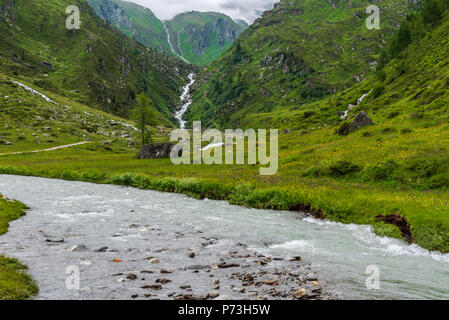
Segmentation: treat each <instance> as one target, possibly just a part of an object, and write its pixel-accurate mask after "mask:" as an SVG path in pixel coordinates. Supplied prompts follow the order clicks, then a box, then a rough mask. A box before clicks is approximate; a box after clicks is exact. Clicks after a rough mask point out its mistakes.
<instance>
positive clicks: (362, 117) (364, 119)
mask: <svg viewBox="0 0 449 320" xmlns="http://www.w3.org/2000/svg"><path fill="white" fill-rule="evenodd" d="M372 124H373V120H371V118H370V116H369V115H368V114H367V113H366V112H364V111H362V112H360V113H359V114H358V115H357V116H356V117H355V118H354V120H352V122H351V123H350V124H349V132H353V131H356V130H358V129H360V128H362V127H366V126H370V125H372Z"/></svg>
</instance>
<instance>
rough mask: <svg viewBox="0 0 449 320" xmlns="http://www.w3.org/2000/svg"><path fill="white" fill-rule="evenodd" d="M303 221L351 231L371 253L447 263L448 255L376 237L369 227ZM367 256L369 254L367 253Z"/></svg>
mask: <svg viewBox="0 0 449 320" xmlns="http://www.w3.org/2000/svg"><path fill="white" fill-rule="evenodd" d="M304 221H306V222H309V223H314V224H317V225H320V226H326V225H327V226H338V227H339V228H343V229H346V230H348V231H351V232H352V235H353V236H355V237H356V238H357V239H358V240H360V241H361V242H363V243H364V244H365V245H366V248H367V249H369V250H372V251H381V252H384V253H385V254H387V255H390V256H421V257H429V258H432V259H433V260H436V261H439V262H444V263H449V254H442V253H440V252H436V251H428V250H426V249H424V248H422V247H420V246H418V245H416V244H411V245H410V244H407V243H406V242H404V241H402V240H399V239H394V238H387V237H381V236H378V235H376V234H375V233H374V230H373V228H372V227H371V226H367V225H355V224H343V223H339V222H332V221H328V220H325V221H321V220H317V219H314V218H311V217H307V218H305V219H304ZM367 255H369V254H368V253H367Z"/></svg>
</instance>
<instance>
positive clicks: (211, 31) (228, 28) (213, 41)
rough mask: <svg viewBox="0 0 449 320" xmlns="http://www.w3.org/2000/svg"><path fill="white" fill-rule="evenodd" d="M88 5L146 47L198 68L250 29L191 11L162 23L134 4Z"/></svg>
mask: <svg viewBox="0 0 449 320" xmlns="http://www.w3.org/2000/svg"><path fill="white" fill-rule="evenodd" d="M88 2H89V4H90V5H91V6H92V8H93V9H94V10H95V12H96V13H97V15H98V16H99V17H101V18H102V19H103V20H105V21H107V22H108V23H110V24H111V25H112V26H114V27H116V28H117V29H119V30H120V31H122V32H123V33H125V34H126V35H128V36H130V37H132V38H134V39H136V40H137V41H139V42H140V43H142V44H143V45H145V46H146V47H148V48H155V49H157V50H159V51H160V52H162V53H164V54H167V55H170V56H173V57H175V58H178V59H181V60H183V61H188V62H190V63H192V64H196V65H205V64H208V63H210V62H212V61H214V60H215V59H217V58H218V57H219V56H220V55H221V54H222V53H223V52H224V51H225V50H226V49H228V48H229V47H230V46H231V45H232V43H233V42H234V40H235V39H236V38H237V37H238V36H239V35H240V34H241V33H242V32H243V30H244V29H245V28H246V27H247V26H246V27H245V25H244V22H239V23H238V22H235V21H233V20H232V19H231V18H229V17H228V16H226V15H224V14H220V13H215V12H201V13H200V12H194V11H192V12H188V13H183V14H179V15H177V16H176V17H175V18H173V19H172V20H170V21H166V22H162V21H160V20H159V19H158V18H157V17H156V16H155V15H154V14H153V12H151V10H150V9H147V8H144V7H142V6H139V5H137V4H134V3H131V2H126V1H121V0H88Z"/></svg>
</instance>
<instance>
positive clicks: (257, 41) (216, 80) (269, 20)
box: [187, 0, 413, 127]
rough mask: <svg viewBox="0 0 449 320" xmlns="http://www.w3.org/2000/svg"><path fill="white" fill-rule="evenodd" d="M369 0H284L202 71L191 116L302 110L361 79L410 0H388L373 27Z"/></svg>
mask: <svg viewBox="0 0 449 320" xmlns="http://www.w3.org/2000/svg"><path fill="white" fill-rule="evenodd" d="M368 5H369V4H368V2H367V1H362V0H352V1H350V0H342V1H340V0H329V1H328V0H294V1H290V0H288V1H287V0H283V1H281V2H280V3H278V4H277V5H276V6H275V8H274V9H273V10H271V11H267V12H265V13H264V14H263V16H262V18H260V19H258V20H256V22H255V23H254V24H253V25H252V26H251V27H250V28H249V29H248V30H246V31H245V32H244V33H243V34H242V35H241V37H240V39H239V40H238V41H236V43H235V44H234V45H233V47H232V48H231V49H229V50H228V51H227V52H226V53H225V54H224V55H223V56H222V57H221V58H220V59H219V60H217V61H216V62H214V63H212V64H211V65H210V66H209V67H208V69H207V70H206V71H204V72H202V74H200V76H199V81H198V83H197V87H196V94H195V95H194V103H193V107H192V108H191V110H190V112H189V113H188V114H187V117H188V118H189V119H190V120H192V119H202V120H203V122H205V123H207V124H209V125H214V126H225V125H226V126H234V127H236V126H237V127H238V126H243V125H245V124H246V123H247V122H248V121H249V119H250V118H251V117H253V115H257V114H259V113H266V112H272V111H279V110H283V109H286V108H297V109H300V108H301V106H302V105H303V104H304V103H308V102H312V101H317V100H319V99H322V98H323V97H325V96H327V95H330V94H333V93H335V92H337V91H339V90H342V89H346V88H349V87H351V86H352V85H353V84H355V83H357V82H360V81H362V80H363V79H364V78H365V77H366V76H367V74H368V73H369V72H370V70H371V69H373V68H374V67H375V65H376V64H377V60H378V57H379V54H380V52H381V51H382V49H383V47H384V46H385V43H386V41H387V40H388V39H389V38H390V37H391V36H392V35H393V34H394V32H395V30H396V29H397V28H398V26H399V24H400V22H401V21H402V20H403V19H404V17H405V14H406V12H407V10H408V9H409V7H411V6H412V5H413V1H412V2H409V1H402V0H383V1H379V2H378V5H379V7H380V9H381V29H380V30H368V29H367V28H366V26H365V20H366V19H367V18H368V16H369V15H368V14H366V13H365V9H366V7H367V6H368Z"/></svg>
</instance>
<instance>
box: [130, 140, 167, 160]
mask: <svg viewBox="0 0 449 320" xmlns="http://www.w3.org/2000/svg"><path fill="white" fill-rule="evenodd" d="M173 147H174V144H173V143H169V142H167V143H152V144H147V145H145V146H143V147H142V150H141V151H140V153H139V155H138V159H166V158H170V153H171V150H172V148H173Z"/></svg>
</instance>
